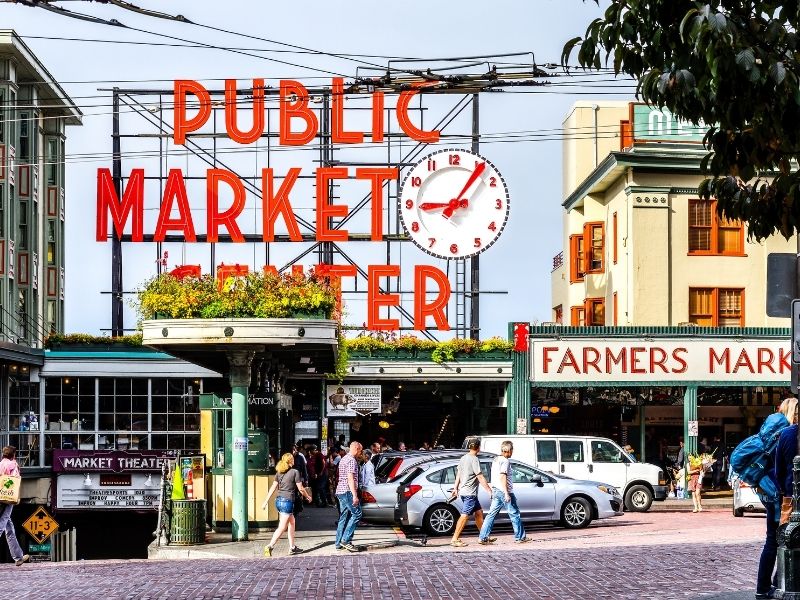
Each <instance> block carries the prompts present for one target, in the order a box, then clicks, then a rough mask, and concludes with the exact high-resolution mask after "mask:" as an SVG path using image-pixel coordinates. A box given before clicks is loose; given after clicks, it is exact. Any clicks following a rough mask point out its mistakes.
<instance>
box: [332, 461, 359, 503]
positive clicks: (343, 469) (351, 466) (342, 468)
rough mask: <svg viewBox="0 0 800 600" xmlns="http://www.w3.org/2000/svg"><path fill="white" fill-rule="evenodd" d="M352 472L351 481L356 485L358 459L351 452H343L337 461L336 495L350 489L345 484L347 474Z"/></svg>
mask: <svg viewBox="0 0 800 600" xmlns="http://www.w3.org/2000/svg"><path fill="white" fill-rule="evenodd" d="M348 473H352V474H353V482H354V483H355V485H356V487H358V461H357V460H356V457H355V456H353V455H352V454H345V455H344V457H343V458H342V460H340V461H339V482H338V483H337V484H336V495H337V496H338V495H339V494H344V493H346V492H349V491H351V490H350V486H349V485H347V474H348Z"/></svg>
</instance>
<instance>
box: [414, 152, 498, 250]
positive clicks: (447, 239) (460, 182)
mask: <svg viewBox="0 0 800 600" xmlns="http://www.w3.org/2000/svg"><path fill="white" fill-rule="evenodd" d="M399 199H400V202H399V206H400V208H399V210H400V220H401V222H402V223H403V227H404V228H405V230H406V233H407V234H408V236H409V237H410V238H411V240H412V241H413V242H414V243H415V244H416V245H417V246H419V247H420V248H421V249H422V250H424V251H425V252H427V253H428V254H431V255H433V256H438V257H440V258H447V259H450V258H466V257H468V256H473V255H475V254H478V253H479V252H483V251H484V250H486V249H487V248H488V247H489V246H491V245H492V244H494V243H495V242H496V241H497V238H499V237H500V234H501V233H502V232H503V228H504V227H505V225H506V221H507V220H508V214H509V195H508V188H507V187H506V184H505V181H504V180H503V177H502V176H501V175H500V173H499V171H498V170H497V168H495V166H494V165H493V164H492V163H491V162H489V161H488V160H486V159H485V158H484V157H482V156H481V155H480V154H477V153H475V152H471V151H469V150H463V149H446V150H438V151H437V152H434V153H433V154H429V155H428V156H426V157H425V158H423V159H422V160H421V161H419V162H418V163H417V164H416V165H414V166H413V167H412V168H411V170H410V171H409V172H408V174H407V175H406V178H405V179H404V180H403V184H402V186H401V187H400V197H399Z"/></svg>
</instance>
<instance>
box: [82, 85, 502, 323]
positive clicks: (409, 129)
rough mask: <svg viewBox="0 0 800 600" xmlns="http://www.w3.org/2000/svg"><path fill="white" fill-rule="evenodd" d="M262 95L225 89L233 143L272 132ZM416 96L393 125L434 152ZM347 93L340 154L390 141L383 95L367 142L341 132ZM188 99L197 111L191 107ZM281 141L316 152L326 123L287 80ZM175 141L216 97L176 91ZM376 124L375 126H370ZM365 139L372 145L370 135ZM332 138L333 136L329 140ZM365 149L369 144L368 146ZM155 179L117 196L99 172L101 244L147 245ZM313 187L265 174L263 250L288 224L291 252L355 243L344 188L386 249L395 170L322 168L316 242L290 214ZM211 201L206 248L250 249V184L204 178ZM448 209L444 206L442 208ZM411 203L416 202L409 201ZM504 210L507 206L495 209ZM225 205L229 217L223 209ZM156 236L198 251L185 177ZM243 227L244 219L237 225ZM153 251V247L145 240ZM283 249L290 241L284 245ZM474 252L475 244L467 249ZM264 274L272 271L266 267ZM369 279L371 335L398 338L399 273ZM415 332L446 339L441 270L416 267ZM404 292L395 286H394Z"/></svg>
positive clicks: (387, 268) (334, 123) (259, 88)
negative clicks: (339, 194) (387, 310)
mask: <svg viewBox="0 0 800 600" xmlns="http://www.w3.org/2000/svg"><path fill="white" fill-rule="evenodd" d="M264 90H265V85H264V80H263V79H254V80H253V86H252V92H251V91H250V90H248V91H247V96H248V98H247V99H245V98H244V97H242V98H241V99H239V92H238V90H237V82H236V80H235V79H228V80H226V81H225V103H224V104H225V109H224V111H225V130H226V133H227V136H228V137H229V138H230V139H231V140H233V141H234V142H236V143H238V144H242V145H249V144H254V143H256V142H257V141H258V140H260V139H261V137H262V135H263V134H264V129H265V115H266V110H265V92H264ZM419 91H420V90H419V88H418V87H416V88H414V87H412V89H408V90H406V91H403V92H401V93H400V94H399V97H398V100H397V104H396V108H395V115H396V120H397V124H398V126H399V129H400V131H402V132H403V134H405V135H406V136H407V137H409V138H410V139H412V140H414V141H417V142H421V143H434V142H437V141H438V140H439V131H438V130H424V129H421V128H419V127H417V126H416V125H415V124H414V123H412V121H411V119H410V117H409V114H408V113H409V104H410V103H411V101H412V100H413V99H414V97H415V96H416V95H417V94H418V93H419ZM345 93H346V92H345V87H344V80H343V79H342V78H339V77H337V78H334V79H333V81H332V86H331V106H330V109H329V111H330V114H329V115H326V116H327V117H328V119H329V122H330V137H331V141H332V143H333V144H364V143H369V144H377V143H383V140H384V115H385V112H386V111H385V108H384V96H383V93H382V92H379V91H374V92H373V93H372V94H371V100H372V102H371V105H370V107H369V111H370V113H371V125H370V126H369V131H368V132H362V131H353V130H347V129H346V127H345V123H344V114H345V112H344V103H345ZM190 98H191V101H190V100H189V99H190ZM278 100H279V102H278V112H279V125H278V127H279V132H278V143H279V144H280V145H282V146H288V147H301V146H305V145H308V144H310V143H311V142H312V141H313V140H315V139H316V137H317V136H318V134H319V130H320V123H319V119H318V117H317V110H318V109H316V108H315V109H312V108H309V100H310V94H309V91H308V89H307V88H306V87H305V86H303V84H301V83H300V82H298V81H292V80H283V81H281V82H280V89H279V98H278ZM245 101H247V102H252V126H251V127H250V129H248V130H246V131H245V130H243V129H242V128H241V127H240V123H239V122H238V120H237V119H238V115H239V111H238V110H237V107H238V106H239V103H240V102H245ZM173 115H174V118H173V123H172V126H173V129H174V134H173V141H174V143H175V144H176V145H185V144H186V143H187V135H189V134H191V133H192V132H197V131H198V130H199V129H201V128H202V127H203V126H204V125H206V123H207V122H208V121H209V119H210V118H211V116H212V99H211V93H210V92H209V91H208V90H207V89H206V88H205V87H204V86H203V85H202V84H201V83H199V82H197V81H191V80H177V81H175V83H174V111H173ZM368 123H369V122H368ZM365 133H366V135H365ZM325 135H327V134H325ZM365 139H366V142H365ZM151 176H152V173H151V174H150V175H147V176H146V174H145V170H144V169H142V168H136V169H132V170H131V171H130V173H129V174H128V175H127V177H125V186H124V189H123V190H122V194H121V197H120V194H119V192H118V190H117V189H116V188H115V181H114V178H113V176H112V173H111V170H110V169H108V168H100V169H98V171H97V219H96V220H97V229H96V239H97V241H98V242H106V241H107V240H108V230H109V220H110V221H111V223H112V224H113V229H114V233H115V234H116V236H117V237H118V239H122V237H123V232H124V231H126V229H129V230H130V232H131V236H130V239H131V241H133V242H142V241H144V235H145V231H144V227H145V193H144V189H145V180H146V179H147V178H148V177H151ZM305 177H309V174H308V173H304V172H303V170H302V168H300V167H289V168H288V169H286V170H282V171H281V172H277V171H276V169H274V168H271V167H270V168H264V169H261V173H260V180H261V190H260V191H261V206H260V210H261V223H260V225H261V227H260V229H261V235H260V237H261V240H262V241H263V242H265V243H268V242H274V241H275V240H276V234H275V230H276V224H277V223H278V222H279V221H281V222H282V224H283V225H284V226H285V228H286V231H287V232H288V235H287V236H282V238H283V237H287V238H288V241H291V242H303V241H306V242H309V241H314V242H318V243H319V242H346V241H348V240H350V239H353V238H352V237H351V235H350V232H349V231H348V230H347V229H345V228H344V227H341V226H334V225H333V224H332V221H333V219H338V220H339V222H340V224H341V223H345V222H347V221H348V218H349V217H350V216H351V215H352V214H353V213H351V212H350V207H349V206H348V205H347V204H345V203H343V202H341V201H340V202H338V203H336V204H334V203H332V201H331V198H330V197H329V190H330V189H331V188H333V187H334V186H336V185H337V181H341V180H347V179H354V180H355V181H356V182H361V183H362V184H363V188H364V189H363V191H364V193H365V194H369V197H370V198H371V200H370V205H369V210H370V220H369V221H370V231H369V239H370V241H373V242H380V241H382V240H384V223H385V217H384V210H385V208H384V204H385V195H384V188H385V187H386V183H387V182H389V181H393V180H395V181H396V180H397V178H398V169H397V168H396V167H394V166H381V165H377V166H368V167H366V166H365V167H359V168H356V169H355V170H351V169H349V168H347V167H344V166H335V167H318V168H316V169H315V171H314V173H313V177H314V180H315V182H316V185H315V195H316V196H315V208H314V210H315V212H316V226H315V232H314V236H313V238H311V237H310V236H306V237H305V238H304V236H303V235H302V234H301V233H300V228H299V226H298V219H297V217H296V216H295V210H294V209H293V207H292V193H293V189H294V187H295V184H296V182H297V181H298V179H300V178H305ZM205 179H206V198H205V206H203V207H202V214H203V218H204V220H205V238H204V239H203V240H202V241H203V242H207V243H215V242H219V240H220V233H221V232H222V233H223V234H227V235H228V236H229V237H230V240H231V241H232V242H244V241H245V234H243V233H242V229H241V227H240V225H241V223H243V222H245V221H247V222H248V223H250V222H252V217H247V219H245V217H244V216H243V212H244V210H245V197H246V192H245V182H244V181H243V180H242V179H241V178H240V177H239V176H238V175H237V174H236V173H234V172H233V171H230V170H227V169H221V168H211V169H208V170H207V171H206V173H205ZM220 196H224V197H225V198H230V197H232V201H228V200H226V201H225V202H221V200H220ZM445 200H446V199H445ZM409 202H410V201H409ZM498 202H500V201H499V200H498ZM223 203H224V204H226V206H225V207H223V206H222V204H223ZM159 207H160V208H159V211H158V217H157V219H156V221H155V230H154V232H153V233H152V236H150V238H151V239H152V241H154V242H163V241H165V240H166V237H167V235H168V234H169V235H170V236H171V238H172V236H175V235H177V236H178V238H179V239H180V240H181V241H185V242H197V241H198V236H197V233H196V228H195V224H196V222H197V219H198V214H197V213H198V212H201V211H200V209H198V208H195V209H194V211H195V212H193V209H192V208H191V206H190V201H189V194H188V193H187V187H186V183H185V177H184V173H183V171H182V169H180V168H173V169H170V171H169V174H168V177H167V180H166V184H165V185H164V190H163V196H162V197H161V198H160V204H159ZM240 217H241V218H240ZM148 241H149V240H148ZM282 241H283V240H282ZM470 243H472V242H470ZM321 267H323V268H322V269H321V271H322V272H323V274H324V275H325V276H327V277H330V278H336V279H340V278H342V277H356V276H357V269H356V267H355V266H353V265H321ZM265 268H266V269H272V270H274V267H270V266H267V267H265ZM365 271H366V277H367V299H368V302H367V306H368V312H367V328H368V329H373V330H397V329H399V328H400V322H399V320H398V319H391V318H382V317H381V316H380V311H381V309H382V307H392V306H399V305H400V294H397V293H394V294H389V293H383V292H381V289H380V285H381V280H385V279H387V278H392V279H394V280H395V281H396V282H399V280H400V279H399V278H400V275H401V273H400V266H399V265H369V266H368V268H367V269H365ZM413 281H414V328H415V329H418V330H423V329H427V323H428V322H429V320H430V319H432V320H433V323H434V324H435V326H436V328H437V329H439V330H449V328H450V327H449V325H448V322H447V317H446V314H445V310H446V307H447V304H448V301H449V298H450V282H449V279H448V277H447V275H446V274H445V273H444V272H442V271H441V270H440V269H438V268H436V267H433V266H429V265H415V268H414V276H413ZM391 287H393V288H397V287H398V284H397V283H394V284H392V285H391Z"/></svg>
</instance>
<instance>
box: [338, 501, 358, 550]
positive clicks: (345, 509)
mask: <svg viewBox="0 0 800 600" xmlns="http://www.w3.org/2000/svg"><path fill="white" fill-rule="evenodd" d="M336 498H337V499H338V500H339V524H338V525H337V526H336V544H335V545H336V547H337V548H338V547H340V546H341V545H342V544H352V543H353V535H355V533H356V527H357V526H358V522H359V521H360V520H361V502H359V503H358V504H353V493H352V492H345V493H344V494H336Z"/></svg>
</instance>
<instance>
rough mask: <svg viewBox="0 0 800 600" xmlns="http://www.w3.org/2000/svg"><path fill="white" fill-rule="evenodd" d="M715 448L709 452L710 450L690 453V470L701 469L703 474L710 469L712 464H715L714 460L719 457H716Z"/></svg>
mask: <svg viewBox="0 0 800 600" xmlns="http://www.w3.org/2000/svg"><path fill="white" fill-rule="evenodd" d="M714 452H716V450H714V451H713V452H711V454H709V453H708V452H703V453H702V454H690V455H689V468H690V470H692V471H694V470H695V469H700V472H701V475H702V474H703V473H705V472H706V471H708V470H709V469H710V468H711V465H712V464H714V461H716V460H717V459H716V458H714Z"/></svg>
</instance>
